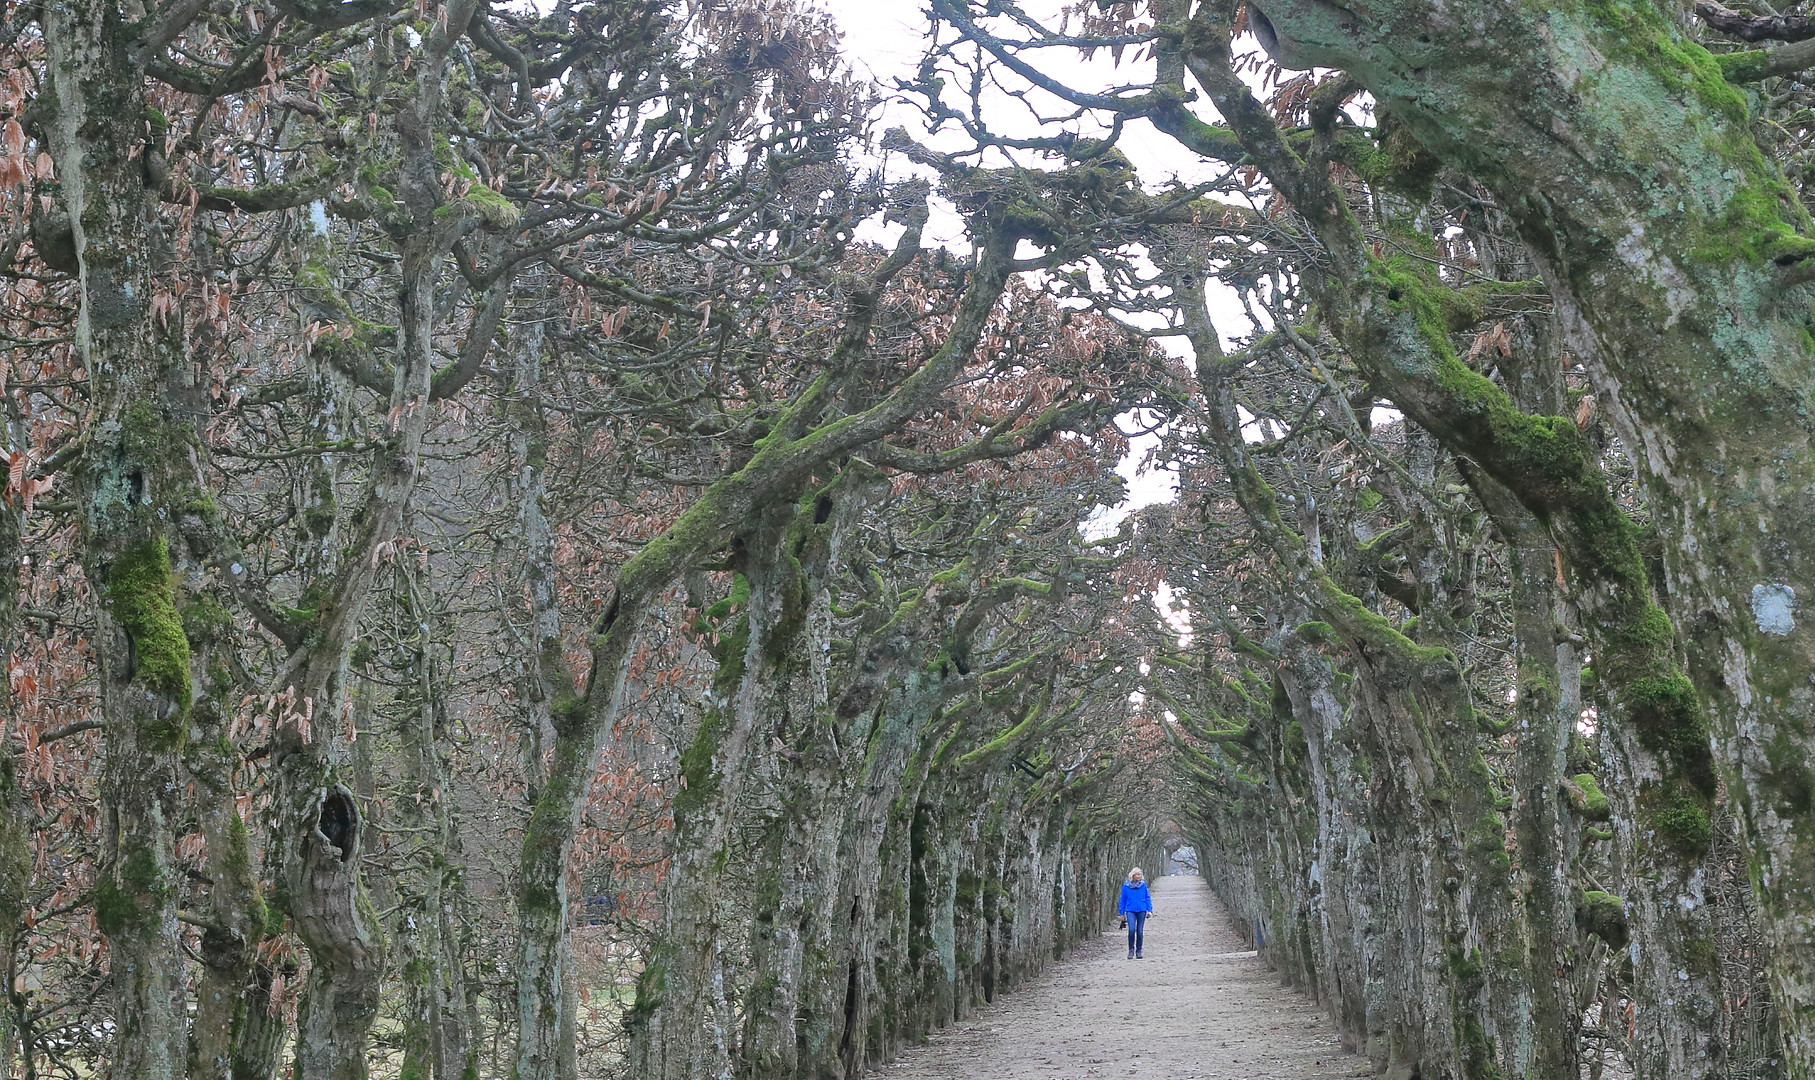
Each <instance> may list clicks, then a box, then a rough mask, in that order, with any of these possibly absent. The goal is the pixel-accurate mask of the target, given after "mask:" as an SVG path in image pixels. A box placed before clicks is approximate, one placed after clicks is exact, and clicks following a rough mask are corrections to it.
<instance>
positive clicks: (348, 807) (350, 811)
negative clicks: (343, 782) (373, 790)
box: [316, 791, 359, 862]
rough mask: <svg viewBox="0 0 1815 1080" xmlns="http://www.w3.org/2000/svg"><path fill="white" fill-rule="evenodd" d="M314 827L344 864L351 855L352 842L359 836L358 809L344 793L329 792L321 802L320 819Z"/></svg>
mask: <svg viewBox="0 0 1815 1080" xmlns="http://www.w3.org/2000/svg"><path fill="white" fill-rule="evenodd" d="M316 827H317V828H319V829H320V830H321V834H322V835H323V836H325V837H327V838H328V843H330V844H332V845H333V846H334V850H335V851H338V852H340V861H341V862H346V861H347V859H349V858H351V857H352V855H353V842H354V840H356V839H357V838H358V835H359V808H358V807H357V806H354V805H353V800H352V799H351V798H349V797H348V796H347V794H346V793H345V792H343V791H330V792H328V797H327V798H325V799H323V800H322V801H321V819H320V821H319V822H318V823H317V825H316Z"/></svg>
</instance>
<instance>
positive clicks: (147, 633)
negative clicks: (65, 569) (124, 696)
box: [107, 537, 193, 740]
mask: <svg viewBox="0 0 1815 1080" xmlns="http://www.w3.org/2000/svg"><path fill="white" fill-rule="evenodd" d="M107 605H108V608H109V610H111V611H112V612H113V617H114V618H115V619H117V620H118V621H119V623H120V626H121V627H122V628H124V629H125V631H126V634H127V636H128V637H130V638H131V639H132V650H133V678H134V679H135V680H136V681H138V682H140V683H142V684H144V686H145V687H146V688H147V689H149V690H151V691H152V692H153V693H155V694H157V695H158V696H160V697H162V698H165V699H167V700H168V701H170V702H171V704H172V705H173V706H175V709H174V715H173V716H171V717H169V718H168V719H167V720H166V721H164V722H163V724H162V726H161V728H160V730H159V731H157V732H153V733H152V734H154V735H158V736H160V737H163V738H166V739H169V740H175V739H177V738H180V737H181V730H182V728H181V723H180V721H181V718H182V716H183V714H185V713H186V712H188V710H189V705H190V703H191V700H192V695H193V691H192V689H191V687H190V682H189V639H188V637H187V636H186V635H185V634H184V632H183V619H182V616H180V615H179V614H178V613H177V607H176V590H175V588H174V585H173V583H172V575H171V572H170V555H169V551H168V549H166V547H165V546H164V540H163V538H162V537H158V538H156V539H153V540H147V541H144V542H142V543H140V544H138V545H136V546H134V547H131V548H128V549H127V550H126V551H125V552H122V553H121V554H120V556H119V557H118V558H117V559H115V560H114V564H113V568H112V570H111V571H110V572H109V574H108V580H107Z"/></svg>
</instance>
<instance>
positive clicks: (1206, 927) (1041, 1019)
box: [871, 877, 1373, 1080]
mask: <svg viewBox="0 0 1815 1080" xmlns="http://www.w3.org/2000/svg"><path fill="white" fill-rule="evenodd" d="M1153 903H1154V906H1155V907H1156V908H1158V909H1159V915H1158V916H1157V917H1155V918H1154V919H1153V920H1152V921H1151V922H1149V923H1148V924H1147V946H1146V949H1145V953H1146V959H1144V960H1127V959H1124V957H1125V956H1126V955H1127V936H1126V935H1125V934H1122V933H1119V932H1113V931H1112V932H1110V933H1107V934H1104V935H1103V936H1102V937H1101V938H1099V939H1098V940H1096V941H1090V942H1086V943H1084V944H1083V945H1080V946H1079V947H1078V948H1076V949H1075V950H1073V951H1072V953H1071V954H1070V955H1069V956H1068V957H1066V959H1065V960H1064V961H1062V962H1060V963H1058V964H1055V965H1053V966H1052V968H1050V969H1049V970H1048V971H1047V973H1046V974H1045V975H1043V976H1041V977H1040V978H1039V979H1038V980H1036V981H1034V982H1032V983H1029V984H1027V985H1025V986H1023V987H1021V988H1020V989H1019V990H1016V991H1014V992H1013V993H1009V994H1004V995H1003V996H1002V997H1000V998H998V999H997V1000H996V1001H995V1002H994V1003H993V1004H991V1005H989V1006H988V1007H986V1008H984V1009H981V1010H979V1011H978V1013H977V1014H976V1015H975V1016H973V1017H972V1018H971V1019H969V1020H966V1021H964V1022H963V1023H960V1024H957V1025H954V1026H953V1027H950V1028H947V1029H946V1030H944V1031H940V1032H935V1033H934V1034H933V1035H932V1037H931V1038H930V1039H928V1040H927V1042H926V1044H925V1045H923V1046H917V1047H913V1048H911V1049H909V1050H908V1051H906V1052H905V1053H903V1054H902V1055H901V1057H900V1058H899V1059H898V1060H896V1061H894V1062H892V1063H891V1064H889V1065H886V1066H884V1067H883V1068H882V1069H881V1070H879V1071H877V1072H874V1073H872V1074H871V1076H873V1077H881V1078H884V1080H1084V1078H1086V1077H1125V1076H1134V1075H1139V1076H1141V1077H1148V1078H1153V1080H1336V1078H1338V1077H1354V1076H1371V1075H1373V1070H1372V1069H1369V1068H1368V1067H1367V1061H1366V1059H1364V1058H1360V1057H1356V1056H1354V1055H1352V1054H1345V1053H1343V1052H1342V1049H1341V1047H1339V1046H1338V1045H1337V1043H1336V1036H1335V1034H1334V1031H1333V1029H1332V1028H1331V1026H1330V1022H1329V1020H1328V1019H1326V1018H1325V1017H1324V1015H1323V1010H1321V1009H1320V1008H1318V1007H1317V1006H1316V1005H1313V1004H1312V1003H1311V1001H1310V999H1309V998H1307V997H1305V996H1304V995H1303V994H1300V993H1298V992H1296V991H1293V990H1288V989H1285V988H1284V987H1281V986H1280V985H1279V978H1278V976H1277V975H1276V974H1275V973H1274V972H1272V971H1269V970H1267V967H1266V965H1265V964H1263V963H1262V962H1261V961H1260V960H1258V959H1256V958H1255V956H1254V953H1253V952H1251V951H1248V952H1244V951H1243V949H1244V947H1245V946H1244V943H1243V942H1242V939H1241V938H1240V937H1238V936H1236V934H1235V931H1234V930H1232V929H1230V927H1229V919H1228V916H1226V915H1225V914H1223V909H1222V905H1221V904H1219V903H1217V900H1216V897H1215V896H1213V895H1212V894H1211V892H1210V889H1209V887H1208V886H1206V885H1205V884H1204V882H1203V880H1202V879H1200V878H1195V877H1166V878H1161V879H1160V880H1158V881H1156V882H1154V884H1153Z"/></svg>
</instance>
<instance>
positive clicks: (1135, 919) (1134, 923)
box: [1116, 866, 1153, 960]
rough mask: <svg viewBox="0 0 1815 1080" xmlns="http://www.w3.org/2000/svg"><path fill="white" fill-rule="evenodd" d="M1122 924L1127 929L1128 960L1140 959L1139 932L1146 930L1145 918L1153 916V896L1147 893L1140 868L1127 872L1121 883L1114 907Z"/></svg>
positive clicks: (1143, 875) (1145, 880)
mask: <svg viewBox="0 0 1815 1080" xmlns="http://www.w3.org/2000/svg"><path fill="white" fill-rule="evenodd" d="M1116 913H1117V914H1119V915H1121V916H1122V924H1123V925H1124V926H1126V927H1128V959H1130V960H1139V959H1140V958H1141V931H1143V930H1145V929H1146V928H1147V916H1149V915H1151V914H1153V894H1152V893H1150V892H1148V891H1147V877H1146V875H1145V874H1142V873H1141V868H1140V867H1138V866H1137V867H1135V868H1134V869H1133V870H1130V871H1128V880H1127V881H1124V882H1122V899H1121V902H1120V903H1118V904H1117V905H1116Z"/></svg>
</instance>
